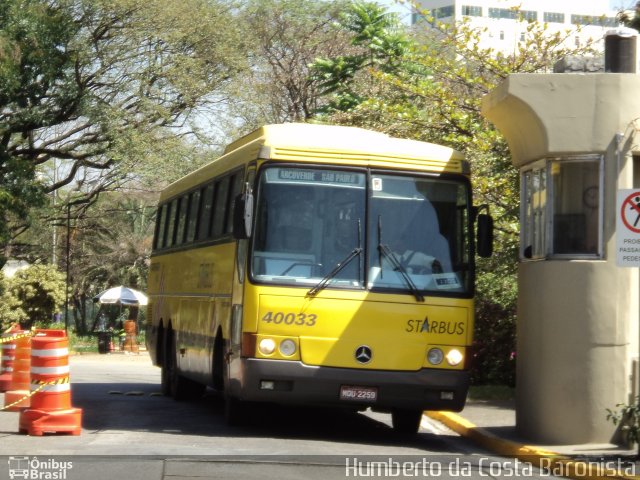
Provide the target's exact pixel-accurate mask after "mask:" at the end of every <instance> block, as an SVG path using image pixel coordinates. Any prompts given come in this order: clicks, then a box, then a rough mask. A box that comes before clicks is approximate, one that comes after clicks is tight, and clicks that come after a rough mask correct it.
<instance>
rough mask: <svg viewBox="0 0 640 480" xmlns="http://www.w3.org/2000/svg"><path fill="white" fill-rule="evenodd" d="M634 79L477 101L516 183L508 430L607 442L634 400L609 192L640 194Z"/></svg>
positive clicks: (625, 283) (626, 286)
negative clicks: (513, 378) (516, 174)
mask: <svg viewBox="0 0 640 480" xmlns="http://www.w3.org/2000/svg"><path fill="white" fill-rule="evenodd" d="M638 92H640V76H638V75H636V74H635V73H604V72H602V73H584V72H581V73H579V74H575V73H549V74H515V75H511V76H509V77H508V78H507V79H506V81H505V82H504V83H503V84H501V85H500V86H498V87H497V88H496V89H495V90H494V91H492V92H491V93H490V94H489V95H487V97H485V99H484V103H483V114H484V115H485V116H486V118H487V119H489V120H490V121H491V122H493V123H494V124H495V125H496V126H497V128H498V129H499V130H500V131H501V132H502V133H503V134H504V136H505V137H506V139H507V141H508V144H509V147H510V150H511V154H512V158H513V164H514V165H515V166H516V167H517V168H518V169H519V170H520V173H521V237H520V243H521V249H520V262H519V270H518V287H519V299H518V323H517V359H518V360H517V362H518V363H517V386H516V424H517V430H518V433H519V434H520V435H522V436H523V437H524V438H526V439H528V440H530V441H534V442H539V443H542V444H547V445H562V444H584V443H609V442H611V441H613V440H614V437H615V427H614V425H613V424H612V423H611V422H609V421H607V419H606V415H607V412H606V409H607V408H610V409H616V404H618V403H630V402H631V401H632V400H633V396H634V395H635V394H636V388H637V387H636V386H635V385H636V384H637V373H635V372H634V370H635V369H636V367H635V365H636V364H637V357H638V321H639V318H638V317H639V315H638V310H639V305H638V298H639V297H640V289H639V283H638V269H637V268H621V267H618V266H617V265H616V215H617V209H616V192H617V191H618V190H621V189H631V188H637V187H640V95H638Z"/></svg>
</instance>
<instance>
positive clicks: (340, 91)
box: [312, 0, 410, 113]
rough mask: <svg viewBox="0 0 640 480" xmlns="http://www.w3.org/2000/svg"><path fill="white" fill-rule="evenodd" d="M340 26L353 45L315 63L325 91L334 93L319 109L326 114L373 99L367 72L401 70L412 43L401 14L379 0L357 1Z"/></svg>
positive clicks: (344, 16)
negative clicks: (367, 90) (367, 87)
mask: <svg viewBox="0 0 640 480" xmlns="http://www.w3.org/2000/svg"><path fill="white" fill-rule="evenodd" d="M338 25H339V27H341V28H342V29H343V30H344V31H345V32H346V33H348V34H349V36H350V38H351V40H350V44H351V46H352V47H353V48H352V49H350V50H351V51H346V52H345V53H344V54H342V55H338V56H334V57H324V58H317V59H316V61H315V62H314V64H313V65H312V74H313V77H314V78H315V79H317V80H318V81H319V83H320V89H321V91H322V94H323V95H331V100H330V102H329V103H328V105H326V106H325V107H323V108H322V109H320V110H319V112H322V113H330V112H335V111H348V110H351V109H354V108H355V107H357V106H358V105H360V104H361V103H362V102H363V101H364V99H365V98H367V97H369V98H370V97H371V96H372V93H371V92H366V89H365V88H363V86H364V85H367V84H369V85H370V82H367V81H366V79H367V71H368V70H370V69H377V70H379V71H381V72H387V73H391V72H394V71H398V69H399V68H400V66H401V64H402V63H403V61H404V60H406V59H407V55H406V54H407V53H408V47H409V45H410V41H409V38H408V36H407V35H406V34H405V33H404V32H403V31H402V27H401V24H400V21H399V20H398V18H397V16H396V15H395V14H392V13H389V12H387V11H386V9H385V8H384V7H382V6H379V5H378V4H376V3H375V2H365V1H360V0H356V1H353V2H352V3H351V4H350V5H349V6H348V7H347V9H345V10H344V11H342V12H341V14H340V21H339V23H338ZM403 68H405V67H403ZM363 74H364V75H363ZM365 93H368V95H367V97H365Z"/></svg>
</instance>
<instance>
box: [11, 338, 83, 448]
mask: <svg viewBox="0 0 640 480" xmlns="http://www.w3.org/2000/svg"><path fill="white" fill-rule="evenodd" d="M31 347H32V348H31V394H32V396H31V406H30V407H29V408H27V409H25V410H23V411H22V412H20V433H28V434H29V435H38V436H40V435H43V434H44V433H63V432H64V433H70V434H72V435H80V432H81V431H82V410H81V409H79V408H73V407H72V406H71V386H70V384H69V348H68V339H67V335H66V333H65V331H64V330H36V332H35V335H34V336H33V338H32V340H31Z"/></svg>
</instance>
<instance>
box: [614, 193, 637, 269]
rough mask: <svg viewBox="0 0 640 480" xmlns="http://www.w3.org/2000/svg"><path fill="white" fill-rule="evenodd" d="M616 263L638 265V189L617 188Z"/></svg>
mask: <svg viewBox="0 0 640 480" xmlns="http://www.w3.org/2000/svg"><path fill="white" fill-rule="evenodd" d="M616 211H617V219H616V238H617V241H616V250H617V258H616V263H617V264H618V266H619V267H640V190H638V189H636V190H618V203H617V209H616Z"/></svg>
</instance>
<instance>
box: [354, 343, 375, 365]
mask: <svg viewBox="0 0 640 480" xmlns="http://www.w3.org/2000/svg"><path fill="white" fill-rule="evenodd" d="M372 357H373V354H372V353H371V349H370V348H369V347H367V346H366V345H360V346H359V347H358V348H356V360H357V361H358V362H360V363H369V362H370V361H371V358H372Z"/></svg>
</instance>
